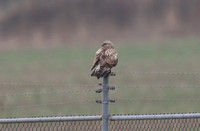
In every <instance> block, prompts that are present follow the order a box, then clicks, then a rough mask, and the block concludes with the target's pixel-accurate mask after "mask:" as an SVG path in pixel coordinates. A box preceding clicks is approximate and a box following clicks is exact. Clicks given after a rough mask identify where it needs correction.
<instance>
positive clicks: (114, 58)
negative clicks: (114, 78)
mask: <svg viewBox="0 0 200 131" xmlns="http://www.w3.org/2000/svg"><path fill="white" fill-rule="evenodd" d="M117 63H118V54H117V51H116V50H115V49H114V45H113V43H112V42H111V41H104V42H103V44H102V47H101V48H100V49H98V50H97V52H96V55H95V58H94V62H93V66H92V68H91V71H92V73H91V76H96V77H97V78H98V79H99V78H100V77H104V76H106V75H109V74H110V73H111V69H112V67H114V66H116V65H117Z"/></svg>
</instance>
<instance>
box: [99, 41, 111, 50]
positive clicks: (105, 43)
mask: <svg viewBox="0 0 200 131" xmlns="http://www.w3.org/2000/svg"><path fill="white" fill-rule="evenodd" d="M101 46H102V48H104V49H108V48H114V44H113V43H112V42H111V41H109V40H107V41H104V42H103V43H102V45H101Z"/></svg>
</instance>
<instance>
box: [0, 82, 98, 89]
mask: <svg viewBox="0 0 200 131" xmlns="http://www.w3.org/2000/svg"><path fill="white" fill-rule="evenodd" d="M0 86H12V87H19V86H25V87H32V86H34V87H84V88H85V87H98V85H88V84H38V83H0Z"/></svg>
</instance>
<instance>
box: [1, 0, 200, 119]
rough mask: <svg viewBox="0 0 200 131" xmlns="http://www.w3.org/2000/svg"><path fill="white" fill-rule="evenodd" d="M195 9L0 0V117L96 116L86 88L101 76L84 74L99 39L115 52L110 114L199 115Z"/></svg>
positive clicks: (132, 1) (172, 1) (179, 1)
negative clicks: (117, 60)
mask: <svg viewBox="0 0 200 131" xmlns="http://www.w3.org/2000/svg"><path fill="white" fill-rule="evenodd" d="M199 7H200V1H199V0H168V1H163V0H148V1H144V0H126V1H121V0H109V1H99V0H88V1H80V0H6V1H5V0H0V61H1V62H0V97H1V98H0V117H27V116H53V115H54V116H55V115H88V114H90V115H92V114H100V113H101V104H96V103H95V102H94V101H95V100H96V99H101V94H95V93H94V91H93V90H95V89H98V88H100V87H98V86H97V85H98V83H99V82H101V81H102V80H101V79H100V80H97V79H96V78H92V77H90V76H89V75H88V74H89V69H90V67H91V65H92V62H93V57H94V54H95V52H96V50H97V49H98V48H100V45H101V43H102V42H103V41H104V40H111V41H112V42H113V43H114V44H115V48H116V50H117V51H118V54H119V64H118V66H117V67H116V68H114V69H113V71H114V72H116V74H117V76H115V77H111V78H110V84H111V85H114V86H116V87H119V88H117V89H116V90H115V91H111V94H110V95H111V98H112V99H116V103H114V104H111V107H110V113H111V114H136V113H139V114H141V113H143V114H144V113H176V112H198V111H199V108H200V105H199V102H200V97H199V94H198V92H199V91H200V88H198V87H199V85H200V81H199V78H200V74H199V67H200V61H199V57H200V51H199V50H200V38H199V35H200V17H199V13H200V8H199ZM141 86H145V88H140V87H141ZM127 87H129V88H127ZM136 87H137V88H136ZM152 87H156V88H152ZM163 87H167V88H163ZM168 87H172V88H168ZM91 90H92V91H91Z"/></svg>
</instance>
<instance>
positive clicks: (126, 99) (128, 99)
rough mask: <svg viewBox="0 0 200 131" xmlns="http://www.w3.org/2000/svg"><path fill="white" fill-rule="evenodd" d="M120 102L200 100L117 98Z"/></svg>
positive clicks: (181, 99)
mask: <svg viewBox="0 0 200 131" xmlns="http://www.w3.org/2000/svg"><path fill="white" fill-rule="evenodd" d="M115 100H120V101H188V102H190V101H200V98H151V97H149V98H138V97H135V98H116V99H115Z"/></svg>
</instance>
